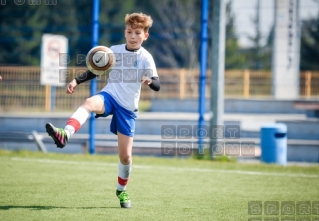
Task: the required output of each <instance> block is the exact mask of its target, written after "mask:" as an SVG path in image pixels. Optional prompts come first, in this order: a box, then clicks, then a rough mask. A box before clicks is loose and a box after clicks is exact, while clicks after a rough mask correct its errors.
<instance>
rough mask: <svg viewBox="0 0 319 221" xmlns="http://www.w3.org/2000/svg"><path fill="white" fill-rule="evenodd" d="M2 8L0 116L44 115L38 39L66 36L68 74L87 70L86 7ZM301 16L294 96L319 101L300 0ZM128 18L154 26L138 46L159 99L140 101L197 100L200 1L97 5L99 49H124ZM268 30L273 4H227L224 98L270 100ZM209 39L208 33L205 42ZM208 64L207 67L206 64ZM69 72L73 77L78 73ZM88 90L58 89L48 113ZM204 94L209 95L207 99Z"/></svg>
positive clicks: (316, 52) (312, 9) (310, 23)
mask: <svg viewBox="0 0 319 221" xmlns="http://www.w3.org/2000/svg"><path fill="white" fill-rule="evenodd" d="M1 3H2V5H1V6H0V16H1V21H0V24H1V25H0V27H1V32H0V57H1V62H0V65H1V66H0V74H1V75H2V76H3V78H4V79H5V83H3V84H1V85H0V110H2V111H9V110H10V111H12V110H15V109H16V108H18V107H21V106H23V107H24V108H26V109H29V110H34V111H35V110H37V111H43V110H45V109H44V108H45V107H44V106H45V104H44V103H45V101H44V100H45V99H46V98H45V96H44V95H45V86H42V85H39V84H38V83H39V81H38V80H39V79H40V77H39V74H40V72H39V70H40V69H39V65H40V53H41V37H42V35H43V34H46V33H50V34H61V35H64V36H66V37H67V38H68V40H69V55H70V62H69V68H74V67H77V68H85V62H83V61H82V62H79V61H78V60H77V56H79V55H86V54H87V52H88V51H89V50H90V48H91V41H92V39H91V32H92V28H91V24H92V2H91V1H84V0H78V1H76V0H69V1H58V0H52V1H41V0H34V1H30V0H29V1H2V2H1ZM4 3H5V4H4ZM257 3H259V4H257ZM210 7H211V8H212V3H211V4H210ZM299 10H300V18H301V21H300V25H301V54H300V90H299V91H300V97H307V98H310V97H312V98H313V97H318V96H319V72H318V70H319V62H318V58H319V31H318V30H319V2H318V1H317V0H303V1H300V9H299ZM210 11H211V10H210ZM132 12H144V13H146V14H149V15H151V16H152V18H153V20H154V25H153V27H152V28H151V29H150V35H151V37H150V38H149V39H148V40H147V41H146V42H145V43H144V45H143V46H144V47H145V48H146V49H147V50H149V51H150V52H151V54H152V55H153V56H154V59H155V61H156V65H157V67H158V68H159V74H160V77H161V82H162V91H161V93H153V92H151V93H149V91H148V92H147V93H145V92H143V93H142V97H141V100H144V101H148V102H149V101H150V99H152V98H165V99H167V98H177V99H185V98H197V97H198V72H199V70H198V66H199V46H200V38H199V36H200V28H201V27H200V26H201V25H200V24H201V22H200V15H201V1H199V0H186V1H185V0H177V1H170V0H163V1H155V0H150V1H134V0H132V1H124V2H117V1H103V0H101V4H100V38H99V44H101V45H106V46H111V45H114V44H121V43H124V37H123V31H124V17H125V15H126V14H127V13H132ZM176 12H178V13H176ZM211 14H212V13H210V16H211ZM273 27H274V1H262V0H245V1H239V0H230V1H227V7H226V57H225V69H226V72H225V96H226V97H244V98H249V97H271V80H270V79H271V61H272V60H271V56H272V40H273ZM209 29H211V25H209ZM211 37H212V36H211V31H209V39H211ZM209 44H211V42H210V40H209ZM210 51H211V50H209V56H210V57H211V53H210ZM208 61H209V63H210V59H209V60H208ZM208 68H210V65H208ZM73 70H75V71H74V73H79V72H77V70H78V69H73ZM81 71H82V69H80V72H81ZM72 77H74V76H71V77H70V79H67V81H68V80H71V78H72ZM209 77H210V74H209V71H208V78H209ZM209 82H210V80H209V79H208V80H207V90H206V92H208V91H209V87H210V85H209ZM104 85H105V80H103V79H102V80H100V81H99V88H102V87H103V86H104ZM87 86H88V84H87ZM88 91H89V90H87V88H86V87H81V89H79V93H77V94H76V95H75V96H74V97H76V98H75V100H74V97H73V99H72V101H71V100H69V99H68V98H67V97H64V96H66V95H65V94H64V88H57V97H58V98H59V99H57V101H56V104H55V107H53V108H52V109H54V110H64V111H67V110H72V109H73V108H74V106H78V102H80V101H82V100H83V98H85V97H86V96H88V95H89V94H88ZM26 92H28V93H26ZM31 94H32V95H31ZM206 96H207V97H209V96H210V95H209V93H207V95H206ZM72 103H75V105H72Z"/></svg>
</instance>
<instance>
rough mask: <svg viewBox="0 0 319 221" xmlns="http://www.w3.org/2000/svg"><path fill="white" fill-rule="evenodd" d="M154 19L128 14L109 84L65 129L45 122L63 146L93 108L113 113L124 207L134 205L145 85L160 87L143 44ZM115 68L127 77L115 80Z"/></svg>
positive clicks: (89, 74)
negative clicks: (130, 189)
mask: <svg viewBox="0 0 319 221" xmlns="http://www.w3.org/2000/svg"><path fill="white" fill-rule="evenodd" d="M152 23H153V21H152V19H151V17H150V16H148V15H145V14H143V13H133V14H127V15H126V16H125V24H126V28H125V31H124V34H125V39H126V44H122V45H115V46H112V47H110V49H111V50H112V51H113V52H114V54H115V55H116V65H115V67H114V68H113V70H112V71H111V72H110V74H109V76H110V77H109V79H108V84H107V85H106V86H105V87H104V88H103V89H102V90H101V91H100V92H99V93H98V94H96V95H94V96H92V97H90V98H87V99H86V100H85V102H84V103H83V104H82V106H80V107H79V108H78V109H77V110H76V112H74V113H73V115H72V116H71V118H70V119H69V120H68V122H67V124H66V126H65V128H64V129H63V128H56V127H54V126H53V125H52V124H51V123H47V124H46V126H45V127H46V131H47V132H48V134H49V136H51V137H52V139H53V140H54V142H55V144H56V145H57V147H59V148H63V147H64V146H65V145H66V144H67V142H68V140H69V139H70V137H71V136H72V135H73V134H74V133H75V132H76V131H77V130H79V129H80V127H81V125H83V124H84V122H85V121H86V119H87V118H88V117H89V116H90V112H94V113H95V114H96V117H107V116H108V115H113V116H112V121H111V124H110V130H111V132H112V133H114V134H116V135H117V137H118V153H119V164H118V184H117V190H116V195H117V197H118V198H119V199H120V205H121V207H122V208H130V207H131V201H130V199H129V196H128V194H127V192H126V185H127V182H128V179H129V176H130V173H131V170H132V145H133V136H134V131H135V119H136V117H137V116H136V113H137V112H138V101H139V98H140V92H141V85H142V84H144V85H148V86H149V87H150V88H151V89H153V90H155V91H159V89H160V83H159V81H158V75H157V71H156V66H155V62H154V60H153V57H152V55H151V54H149V52H148V51H146V50H145V49H144V48H143V47H142V46H141V45H142V43H143V41H145V40H147V38H148V36H149V33H148V30H149V28H150V27H151V26H152ZM128 61H129V62H128ZM132 71H133V72H132ZM112 72H116V73H122V75H123V80H120V81H113V80H114V79H112V78H111V76H112ZM125 73H135V74H136V76H137V79H136V81H131V80H130V81H129V82H128V81H125V80H124V79H125ZM141 73H143V76H142V77H141ZM145 73H146V75H147V76H146V75H145ZM95 77H96V75H95V74H93V73H92V72H90V71H86V72H85V73H83V74H82V75H81V76H79V77H76V78H75V79H74V80H72V81H71V82H70V83H69V84H68V86H67V90H66V93H67V94H72V93H74V90H75V88H76V86H77V85H79V84H81V83H82V82H85V81H88V80H90V79H93V78H95ZM130 79H132V78H130Z"/></svg>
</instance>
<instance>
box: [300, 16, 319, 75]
mask: <svg viewBox="0 0 319 221" xmlns="http://www.w3.org/2000/svg"><path fill="white" fill-rule="evenodd" d="M318 61H319V14H318V16H317V18H313V19H309V20H306V21H303V23H302V26H301V45H300V69H301V70H319V62H318Z"/></svg>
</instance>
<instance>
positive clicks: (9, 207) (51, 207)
mask: <svg viewBox="0 0 319 221" xmlns="http://www.w3.org/2000/svg"><path fill="white" fill-rule="evenodd" d="M9 209H30V210H50V209H121V208H120V207H111V206H110V207H64V206H0V210H9Z"/></svg>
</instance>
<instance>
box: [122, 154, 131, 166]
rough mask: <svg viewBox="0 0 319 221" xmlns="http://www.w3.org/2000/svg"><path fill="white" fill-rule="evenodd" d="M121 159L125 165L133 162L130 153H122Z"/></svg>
mask: <svg viewBox="0 0 319 221" xmlns="http://www.w3.org/2000/svg"><path fill="white" fill-rule="evenodd" d="M120 161H121V163H122V164H123V165H129V164H130V163H131V162H132V157H131V156H130V155H120Z"/></svg>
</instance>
